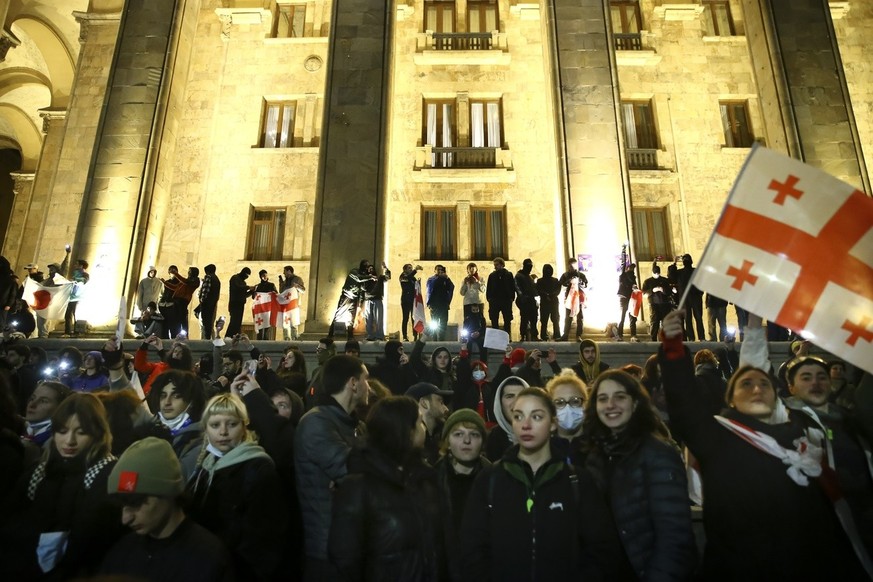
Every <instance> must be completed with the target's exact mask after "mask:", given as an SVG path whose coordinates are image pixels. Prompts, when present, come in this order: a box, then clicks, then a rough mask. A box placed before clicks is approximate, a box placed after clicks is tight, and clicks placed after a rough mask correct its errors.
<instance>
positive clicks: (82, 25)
mask: <svg viewBox="0 0 873 582" xmlns="http://www.w3.org/2000/svg"><path fill="white" fill-rule="evenodd" d="M73 18H75V19H76V22H78V23H79V42H80V43H84V42H85V41H87V40H88V30H89V29H90V27H92V26H100V25H104V24H118V23H119V22H121V12H80V11H78V10H74V11H73Z"/></svg>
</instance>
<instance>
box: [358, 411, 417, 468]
mask: <svg viewBox="0 0 873 582" xmlns="http://www.w3.org/2000/svg"><path fill="white" fill-rule="evenodd" d="M418 422H419V419H418V404H417V403H416V402H415V400H413V399H412V398H410V397H409V396H387V397H385V398H382V399H381V400H379V401H378V402H376V404H374V405H373V407H372V408H371V409H370V412H369V414H367V442H368V443H369V444H370V446H371V447H373V448H374V449H376V450H377V451H379V452H381V453H383V454H385V455H386V456H388V457H389V458H390V459H391V460H392V461H394V462H396V463H397V464H398V465H404V464H407V463H408V462H409V461H411V460H414V459H415V456H416V454H415V451H414V450H413V448H412V433H413V431H415V425H416V423H418Z"/></svg>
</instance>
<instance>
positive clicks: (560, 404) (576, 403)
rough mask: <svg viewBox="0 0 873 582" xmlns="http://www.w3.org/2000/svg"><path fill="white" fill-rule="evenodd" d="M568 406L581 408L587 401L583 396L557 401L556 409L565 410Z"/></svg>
mask: <svg viewBox="0 0 873 582" xmlns="http://www.w3.org/2000/svg"><path fill="white" fill-rule="evenodd" d="M568 404H569V405H570V406H572V407H573V408H581V407H582V405H583V404H585V400H584V399H583V398H582V397H581V396H574V397H573V398H571V399H569V400H567V399H565V398H558V399H557V400H555V408H565V407H566V406H567V405H568Z"/></svg>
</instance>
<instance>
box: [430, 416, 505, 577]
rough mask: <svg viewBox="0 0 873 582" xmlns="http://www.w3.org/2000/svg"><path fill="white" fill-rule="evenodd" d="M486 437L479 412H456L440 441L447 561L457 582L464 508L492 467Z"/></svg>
mask: <svg viewBox="0 0 873 582" xmlns="http://www.w3.org/2000/svg"><path fill="white" fill-rule="evenodd" d="M486 434H488V433H487V432H486V430H485V421H484V420H483V419H482V417H481V416H479V415H478V414H477V413H476V412H475V411H473V410H470V409H469V408H462V409H460V410H456V411H455V412H453V413H452V414H451V415H450V416H449V418H448V419H447V420H446V423H445V424H444V425H443V434H442V441H441V442H440V454H441V455H442V456H441V457H440V460H439V461H437V463H436V465H434V470H435V471H436V480H437V491H438V493H439V499H440V506H441V508H442V512H441V513H442V522H443V536H444V539H445V544H446V561H447V562H448V567H449V576H450V579H451V580H453V581H457V580H461V579H462V577H461V567H460V561H459V559H458V554H459V548H458V538H459V536H460V531H461V520H462V519H463V517H464V508H465V507H466V506H467V499H468V498H469V496H470V490H471V489H472V488H473V481H475V480H476V476H477V475H478V474H479V473H480V472H481V471H482V469H483V467H490V466H491V463H490V462H489V461H488V459H486V458H485V457H483V456H482V447H483V446H484V444H485V435H486Z"/></svg>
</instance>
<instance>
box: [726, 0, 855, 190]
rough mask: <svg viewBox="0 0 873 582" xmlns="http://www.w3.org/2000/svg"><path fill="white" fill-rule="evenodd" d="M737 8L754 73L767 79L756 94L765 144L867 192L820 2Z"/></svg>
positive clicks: (754, 3) (755, 2)
mask: <svg viewBox="0 0 873 582" xmlns="http://www.w3.org/2000/svg"><path fill="white" fill-rule="evenodd" d="M743 5H744V9H745V10H744V12H745V13H746V14H748V16H749V18H747V30H748V34H749V43H750V48H751V51H750V53H751V55H752V60H753V63H754V65H755V70H756V71H761V72H762V74H763V76H765V77H769V78H771V79H772V81H768V82H765V83H764V86H763V90H762V106H763V107H764V109H765V119H767V120H768V122H767V123H768V138H771V139H772V141H773V142H774V145H781V144H783V143H784V144H785V145H784V146H783V147H782V148H780V149H783V151H788V152H789V153H790V154H791V155H793V156H795V157H797V158H800V159H802V160H803V161H805V162H806V163H808V164H810V165H813V166H816V167H818V168H821V169H822V170H824V171H826V172H828V173H829V174H832V175H834V176H836V177H837V178H839V179H841V180H844V181H846V182H849V183H850V184H853V185H855V186H858V187H860V188H864V189H867V190H869V179H868V176H867V169H866V167H865V165H864V162H863V157H862V155H861V151H860V142H859V139H858V134H857V130H856V127H855V119H854V114H853V113H852V105H851V100H850V97H849V93H848V89H847V87H846V80H845V74H844V72H843V65H842V61H841V58H840V54H839V50H838V47H837V45H836V40H835V34H834V27H833V22H832V20H831V13H830V9H829V7H828V2H827V1H825V0H744V2H743ZM758 76H759V78H760V77H761V76H762V75H761V74H759V75H758ZM774 120H779V121H781V126H782V127H779V126H774V124H773V121H774ZM777 123H778V122H777ZM783 128H784V129H783Z"/></svg>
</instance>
